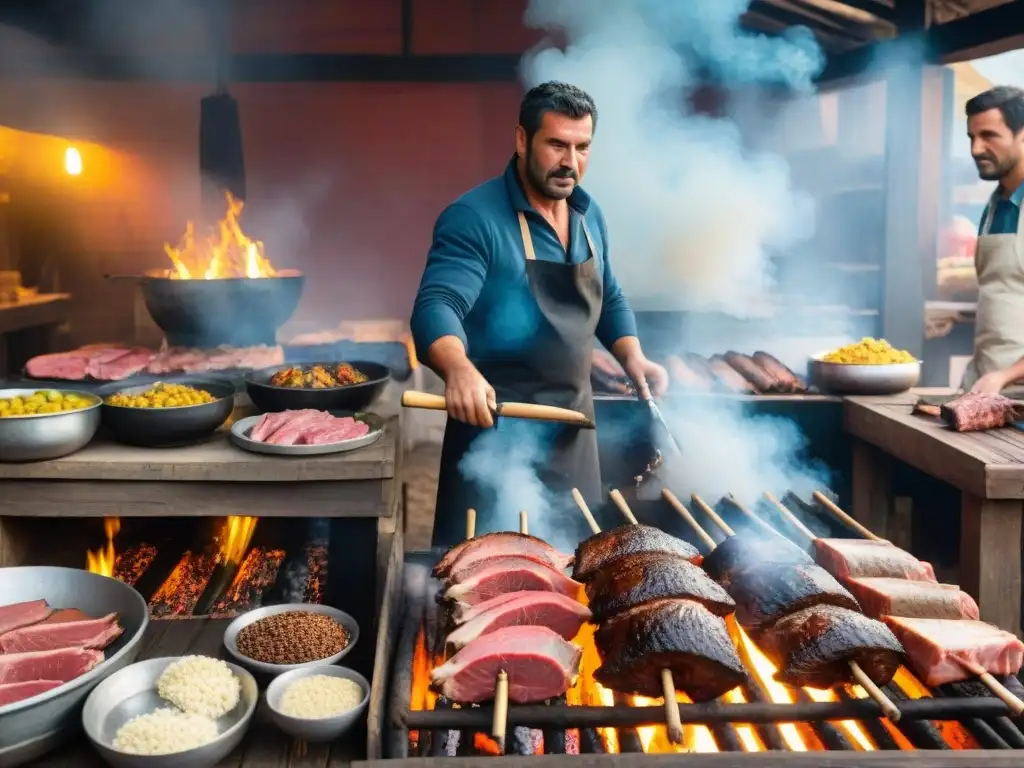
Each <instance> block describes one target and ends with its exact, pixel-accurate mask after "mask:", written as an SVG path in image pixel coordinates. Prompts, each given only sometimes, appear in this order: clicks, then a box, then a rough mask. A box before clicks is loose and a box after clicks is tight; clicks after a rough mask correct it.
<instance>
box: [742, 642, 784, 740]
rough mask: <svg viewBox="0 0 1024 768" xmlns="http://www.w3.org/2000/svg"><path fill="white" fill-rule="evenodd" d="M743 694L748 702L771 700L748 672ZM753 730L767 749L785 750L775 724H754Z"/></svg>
mask: <svg viewBox="0 0 1024 768" xmlns="http://www.w3.org/2000/svg"><path fill="white" fill-rule="evenodd" d="M744 661H746V660H744ZM743 696H744V698H746V700H747V701H750V702H759V703H764V702H768V701H771V699H770V698H768V693H767V692H766V691H765V690H764V688H762V687H761V685H760V684H759V683H758V682H757V680H755V679H754V677H753V676H751V675H750V674H748V675H747V682H746V684H745V685H744V686H743ZM754 730H756V731H757V736H758V738H759V739H761V743H762V744H764V745H765V747H766V748H768V749H769V750H772V751H780V752H784V751H786V749H787V747H786V742H785V741H784V740H783V738H782V733H780V732H779V727H778V726H777V725H767V724H759V725H755V726H754Z"/></svg>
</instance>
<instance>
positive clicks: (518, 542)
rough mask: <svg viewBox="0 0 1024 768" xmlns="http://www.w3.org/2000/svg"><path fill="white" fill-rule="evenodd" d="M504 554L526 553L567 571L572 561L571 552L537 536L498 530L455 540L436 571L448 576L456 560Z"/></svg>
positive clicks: (532, 557)
mask: <svg viewBox="0 0 1024 768" xmlns="http://www.w3.org/2000/svg"><path fill="white" fill-rule="evenodd" d="M501 555H516V556H517V557H525V558H526V559H527V560H533V561H534V562H537V563H542V564H544V565H546V566H548V567H550V568H555V569H557V570H559V571H564V570H565V569H566V568H568V567H569V565H570V564H571V563H572V555H566V554H563V553H562V552H559V551H558V550H557V549H555V548H554V547H552V546H551V545H550V544H548V543H547V542H546V541H543V540H542V539H538V538H537V537H536V536H530V535H528V534H525V533H516V532H514V531H497V532H495V533H485V534H483V535H482V536H477V537H476V538H473V539H466V540H465V541H461V542H459V543H458V544H456V545H455V546H454V547H452V548H451V549H449V550H448V551H447V552H446V553H445V555H444V557H442V558H441V561H440V562H439V563H438V564H437V565H435V566H434V570H433V574H434V576H436V577H438V578H446V577H447V576H448V574H449V573H450V572H451V569H452V566H454V565H455V563H456V562H458V563H459V564H460V565H468V564H469V563H471V562H473V561H474V560H487V559H488V558H492V557H499V556H501ZM464 558H468V559H464Z"/></svg>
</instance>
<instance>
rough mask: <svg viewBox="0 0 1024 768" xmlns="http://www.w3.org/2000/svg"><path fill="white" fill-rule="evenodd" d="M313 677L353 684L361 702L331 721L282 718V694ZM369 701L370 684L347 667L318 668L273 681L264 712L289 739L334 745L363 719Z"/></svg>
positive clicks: (330, 719) (287, 673)
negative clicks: (329, 742)
mask: <svg viewBox="0 0 1024 768" xmlns="http://www.w3.org/2000/svg"><path fill="white" fill-rule="evenodd" d="M313 675H327V676H328V677H342V678H345V679H346V680H352V681H354V682H355V683H357V684H358V685H359V687H360V688H362V689H363V698H362V699H361V700H360V702H359V704H358V705H357V706H356V707H354V708H353V709H350V710H349V711H348V712H343V713H342V714H340V715H335V716H334V717H318V718H307V717H292V716H290V715H286V714H284V713H283V712H282V711H281V701H282V699H283V698H284V692H285V691H286V690H288V687H289V686H290V685H291V684H292V683H294V682H296V681H297V680H300V679H301V678H303V677H312V676H313ZM369 701H370V684H369V683H368V682H367V680H366V678H365V677H363V676H362V675H360V674H359V673H358V672H356V671H355V670H354V669H349V668H348V667H329V666H319V667H306V668H305V669H293V670H292V671H291V672H285V673H284V674H283V675H279V676H278V677H276V678H275V679H274V682H272V683H271V684H270V685H269V686H268V687H267V709H269V710H270V719H271V720H273V721H274V723H275V724H276V725H277V727H278V728H280V729H281V730H282V731H284V732H285V733H287V734H288V735H289V736H293V737H294V738H296V739H303V740H304V741H311V742H314V743H317V742H325V741H334V740H335V739H337V738H340V737H341V736H344V735H345V734H346V733H348V732H349V730H351V728H352V726H353V725H355V724H356V722H358V720H359V719H360V718H361V717H362V716H363V713H364V712H366V705H367V703H368V702H369Z"/></svg>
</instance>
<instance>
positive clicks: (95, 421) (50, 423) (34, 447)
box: [0, 387, 100, 462]
mask: <svg viewBox="0 0 1024 768" xmlns="http://www.w3.org/2000/svg"><path fill="white" fill-rule="evenodd" d="M41 389H43V387H35V388H34V389H0V399H4V400H6V399H8V398H12V397H29V396H30V395H33V394H35V393H36V392H39V391H40V390H41ZM59 391H60V392H61V393H63V394H75V395H77V396H78V397H81V398H82V399H83V400H87V401H88V402H89V403H90V405H88V406H86V407H85V408H79V409H78V410H77V411H62V412H60V413H40V414H35V415H32V416H5V417H3V418H0V461H11V462H14V461H43V460H45V459H59V458H60V457H61V456H67V455H68V454H70V453H74V452H75V451H77V450H79V449H81V448H84V447H85V446H86V445H88V443H89V441H90V440H92V438H93V435H95V434H96V430H97V429H98V428H99V426H100V399H99V398H98V397H97V396H96V395H93V394H90V393H88V392H80V391H77V390H70V389H60V390H59Z"/></svg>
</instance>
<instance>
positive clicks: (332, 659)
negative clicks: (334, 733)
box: [224, 603, 359, 675]
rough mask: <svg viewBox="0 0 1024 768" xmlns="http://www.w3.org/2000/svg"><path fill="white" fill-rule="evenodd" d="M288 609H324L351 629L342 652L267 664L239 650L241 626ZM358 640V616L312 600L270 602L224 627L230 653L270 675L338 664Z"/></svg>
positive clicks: (321, 610) (316, 611)
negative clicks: (291, 661) (303, 661)
mask: <svg viewBox="0 0 1024 768" xmlns="http://www.w3.org/2000/svg"><path fill="white" fill-rule="evenodd" d="M288 611H307V612H309V613H322V614H323V615H324V616H330V617H331V618H332V619H334V620H335V621H336V622H338V623H339V624H341V626H343V627H344V628H345V629H346V630H348V645H346V646H345V647H344V648H343V649H342V650H341V651H340V652H338V653H336V654H334V655H333V656H328V657H327V658H326V659H317V660H316V661H307V662H305V663H303V664H268V663H266V662H264V661H256V659H250V658H249V657H248V656H245V655H244V654H242V652H241V651H239V650H238V633H239V632H241V630H242V627H247V626H248V625H250V624H252V623H253V622H254V621H259V620H260V619H265V618H266V617H267V616H273V615H274V614H277V613H287V612H288ZM358 641H359V625H358V624H357V623H356V620H355V619H353V618H352V617H351V616H349V615H348V614H347V613H345V612H344V611H339V610H338V609H337V608H331V607H330V606H329V605H312V604H310V603H288V604H285V605H270V606H267V607H265V608H257V609H256V610H255V611H249V612H248V613H243V614H242V615H241V616H239V617H238V618H237V619H235V620H234V621H232V622H231V623H230V624H229V625H228V628H227V629H226V630H225V631H224V647H225V648H227V650H228V653H230V654H231V655H232V656H233V657H234V658H235V660H236V661H237V662H238V663H239V664H241V665H242V666H244V667H248V668H249V669H252V670H255V671H257V672H263V673H265V674H268V675H279V674H281V673H282V672H291V671H292V670H295V669H308V668H310V667H324V666H329V665H331V664H337V663H338V662H339V661H341V660H342V659H343V658H345V656H347V655H348V652H349V651H351V650H352V649H353V648H355V645H356V643H357V642H358Z"/></svg>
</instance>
